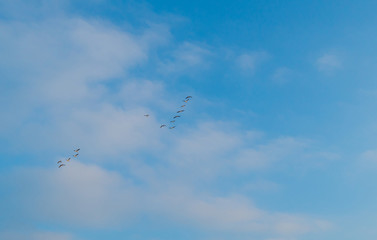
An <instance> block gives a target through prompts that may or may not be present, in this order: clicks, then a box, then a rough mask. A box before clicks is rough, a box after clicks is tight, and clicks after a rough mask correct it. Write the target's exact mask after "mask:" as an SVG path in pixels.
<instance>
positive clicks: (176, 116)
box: [173, 115, 181, 118]
mask: <svg viewBox="0 0 377 240" xmlns="http://www.w3.org/2000/svg"><path fill="white" fill-rule="evenodd" d="M179 117H181V116H178V115H177V116H174V117H173V118H179Z"/></svg>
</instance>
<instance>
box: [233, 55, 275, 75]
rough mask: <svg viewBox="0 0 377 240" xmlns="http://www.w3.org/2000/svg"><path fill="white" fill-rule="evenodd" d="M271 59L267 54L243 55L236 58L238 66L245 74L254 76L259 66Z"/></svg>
mask: <svg viewBox="0 0 377 240" xmlns="http://www.w3.org/2000/svg"><path fill="white" fill-rule="evenodd" d="M268 58H269V55H268V54H267V53H266V52H251V53H243V54H241V55H239V56H238V57H237V58H236V62H235V63H236V66H237V67H238V68H239V69H240V70H241V71H242V73H244V74H250V75H252V74H254V73H255V71H256V69H257V67H258V66H259V64H261V63H262V62H264V61H265V60H267V59H268Z"/></svg>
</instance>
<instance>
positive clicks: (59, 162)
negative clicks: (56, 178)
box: [57, 148, 80, 168]
mask: <svg viewBox="0 0 377 240" xmlns="http://www.w3.org/2000/svg"><path fill="white" fill-rule="evenodd" d="M73 151H74V152H75V153H76V154H74V155H72V156H73V157H75V158H77V156H78V155H79V151H80V148H78V149H75V150H73ZM65 161H67V162H69V161H71V158H70V157H69V158H67V159H66V160H65ZM57 164H59V166H58V168H61V167H64V166H65V164H64V163H63V162H62V161H61V160H59V161H58V162H57Z"/></svg>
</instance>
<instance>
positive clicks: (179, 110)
mask: <svg viewBox="0 0 377 240" xmlns="http://www.w3.org/2000/svg"><path fill="white" fill-rule="evenodd" d="M184 111H185V110H179V111H178V112H177V113H181V112H184Z"/></svg>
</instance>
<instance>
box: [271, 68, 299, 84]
mask: <svg viewBox="0 0 377 240" xmlns="http://www.w3.org/2000/svg"><path fill="white" fill-rule="evenodd" d="M293 74H294V73H293V71H292V70H291V69H289V68H287V67H279V68H277V69H276V70H275V72H274V73H273V75H272V80H273V81H274V82H276V83H279V84H284V83H287V82H289V80H290V78H292V76H293Z"/></svg>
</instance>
